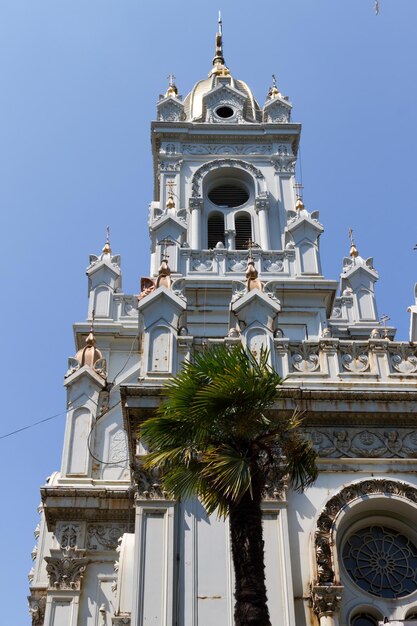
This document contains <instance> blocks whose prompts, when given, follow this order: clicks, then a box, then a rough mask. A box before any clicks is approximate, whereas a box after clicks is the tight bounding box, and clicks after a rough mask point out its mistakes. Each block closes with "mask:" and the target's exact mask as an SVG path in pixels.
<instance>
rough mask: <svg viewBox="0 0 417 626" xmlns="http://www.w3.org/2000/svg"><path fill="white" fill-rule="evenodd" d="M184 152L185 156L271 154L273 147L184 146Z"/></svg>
mask: <svg viewBox="0 0 417 626" xmlns="http://www.w3.org/2000/svg"><path fill="white" fill-rule="evenodd" d="M182 152H184V153H185V154H271V152H272V146H271V144H266V145H252V144H251V145H246V144H234V145H232V144H230V145H225V144H221V143H220V144H203V145H202V144H198V145H196V144H183V145H182Z"/></svg>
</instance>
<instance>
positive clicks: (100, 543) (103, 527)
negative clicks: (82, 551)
mask: <svg viewBox="0 0 417 626" xmlns="http://www.w3.org/2000/svg"><path fill="white" fill-rule="evenodd" d="M125 532H127V526H126V525H125V524H89V525H88V526H87V550H116V548H117V546H118V543H119V540H120V538H121V537H122V535H123V534H124V533H125Z"/></svg>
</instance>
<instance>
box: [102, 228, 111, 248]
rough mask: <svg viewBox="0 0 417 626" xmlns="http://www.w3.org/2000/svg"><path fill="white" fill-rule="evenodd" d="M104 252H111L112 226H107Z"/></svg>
mask: <svg viewBox="0 0 417 626" xmlns="http://www.w3.org/2000/svg"><path fill="white" fill-rule="evenodd" d="M103 254H111V247H110V226H107V227H106V243H105V244H104V247H103Z"/></svg>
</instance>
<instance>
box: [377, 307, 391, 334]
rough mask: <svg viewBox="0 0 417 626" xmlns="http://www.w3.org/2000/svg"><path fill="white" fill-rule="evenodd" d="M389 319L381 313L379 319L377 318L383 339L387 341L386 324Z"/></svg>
mask: <svg viewBox="0 0 417 626" xmlns="http://www.w3.org/2000/svg"><path fill="white" fill-rule="evenodd" d="M390 319H391V318H390V317H389V316H388V315H386V314H385V313H383V314H382V315H381V317H380V318H379V320H378V322H379V324H382V325H383V327H384V338H385V339H387V338H388V330H387V322H388V321H389V320H390Z"/></svg>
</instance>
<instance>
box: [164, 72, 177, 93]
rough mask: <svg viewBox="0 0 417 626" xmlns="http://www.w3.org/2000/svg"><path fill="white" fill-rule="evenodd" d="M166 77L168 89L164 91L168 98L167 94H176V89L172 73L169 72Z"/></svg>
mask: <svg viewBox="0 0 417 626" xmlns="http://www.w3.org/2000/svg"><path fill="white" fill-rule="evenodd" d="M167 78H168V89H167V91H166V94H165V97H166V98H168V96H178V89H177V86H176V84H175V82H174V81H175V76H174V74H169V76H167Z"/></svg>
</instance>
